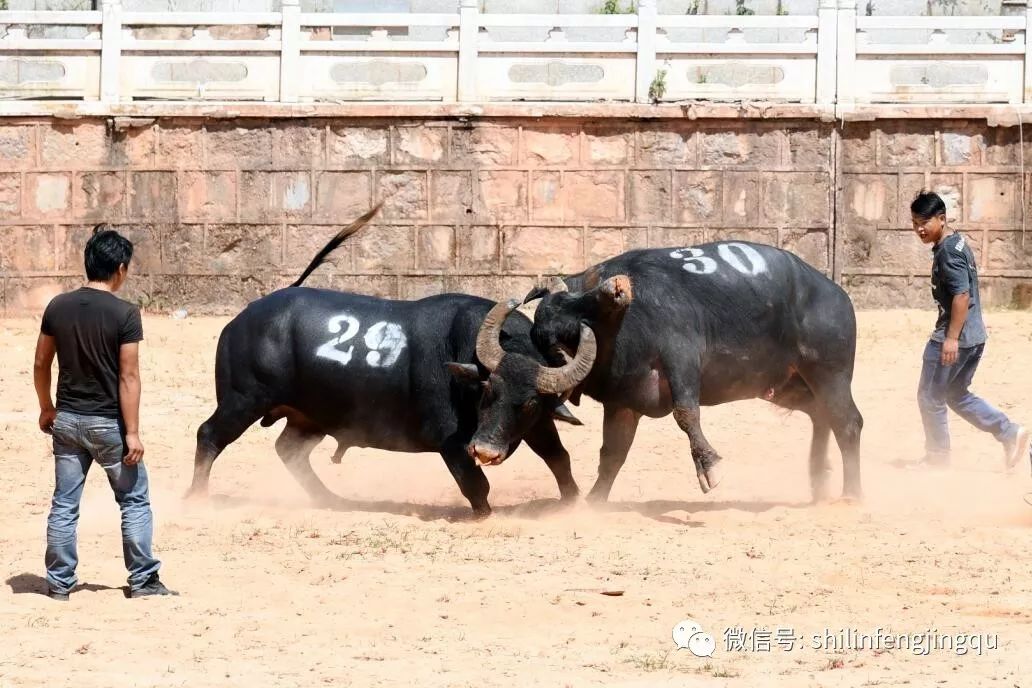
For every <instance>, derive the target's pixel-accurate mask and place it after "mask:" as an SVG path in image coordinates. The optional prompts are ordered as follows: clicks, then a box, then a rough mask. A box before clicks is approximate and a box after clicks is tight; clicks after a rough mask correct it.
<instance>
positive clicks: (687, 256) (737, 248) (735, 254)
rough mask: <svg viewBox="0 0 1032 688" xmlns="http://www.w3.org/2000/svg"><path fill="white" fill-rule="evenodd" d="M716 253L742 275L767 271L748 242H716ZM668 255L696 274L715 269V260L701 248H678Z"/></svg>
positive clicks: (711, 271)
mask: <svg viewBox="0 0 1032 688" xmlns="http://www.w3.org/2000/svg"><path fill="white" fill-rule="evenodd" d="M717 254H718V255H719V256H720V258H721V260H723V261H724V262H725V263H727V264H728V265H730V266H731V267H733V268H734V269H735V270H737V271H738V272H740V273H742V274H743V275H760V274H763V273H765V272H767V261H765V260H764V259H763V256H761V255H760V252H759V251H757V250H756V249H754V248H753V247H752V246H750V245H749V244H742V243H739V242H737V241H733V242H730V243H727V244H718V245H717ZM670 257H671V258H677V259H678V260H683V261H684V265H683V266H682V267H683V268H684V269H685V270H687V271H688V272H690V273H693V274H696V275H712V274H713V273H714V272H716V271H717V267H718V263H717V261H716V260H714V259H713V258H710V257H709V256H707V255H706V252H705V251H703V250H702V249H701V248H679V249H677V250H676V251H671V252H670ZM743 259H744V260H743Z"/></svg>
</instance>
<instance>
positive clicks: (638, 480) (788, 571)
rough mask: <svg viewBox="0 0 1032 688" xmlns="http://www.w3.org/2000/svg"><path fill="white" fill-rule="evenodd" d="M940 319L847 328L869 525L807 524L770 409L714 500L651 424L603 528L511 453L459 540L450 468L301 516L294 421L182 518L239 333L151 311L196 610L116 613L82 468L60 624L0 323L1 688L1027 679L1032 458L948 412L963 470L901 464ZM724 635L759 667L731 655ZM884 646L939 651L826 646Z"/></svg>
mask: <svg viewBox="0 0 1032 688" xmlns="http://www.w3.org/2000/svg"><path fill="white" fill-rule="evenodd" d="M932 319H933V316H932V314H931V313H928V312H924V313H918V312H907V311H900V312H879V313H861V314H860V316H859V320H860V343H859V355H858V362H857V374H856V380H855V386H854V390H855V396H856V398H857V403H858V405H859V406H860V409H861V411H862V412H863V414H864V417H865V419H866V427H865V429H864V434H863V445H862V446H863V476H864V481H865V489H866V495H867V496H866V499H865V501H864V502H863V503H862V504H860V505H850V504H844V503H831V504H826V505H820V506H810V505H809V504H808V503H807V502H808V499H809V487H808V478H807V451H808V446H809V432H810V431H809V422H808V420H807V419H806V417H805V416H802V415H801V414H796V415H788V416H786V415H785V414H783V413H782V412H779V411H778V410H776V409H775V408H774V407H772V406H770V405H768V404H766V403H764V402H762V401H758V400H757V401H752V402H742V403H738V404H731V405H725V406H722V407H716V408H707V409H704V412H703V422H704V424H705V425H704V427H705V428H706V432H707V434H708V436H709V438H710V440H711V441H712V443H713V444H714V446H716V447H717V448H718V450H720V451H721V452H722V453H723V454H724V456H725V457H726V471H725V479H724V482H723V484H722V485H720V486H719V487H718V488H717V489H716V490H715V491H713V492H711V493H710V494H709V495H703V494H701V493H700V491H699V487H698V483H697V481H696V477H695V471H694V469H693V467H692V463H691V458H690V455H689V453H688V444H687V440H686V439H685V438H684V437H683V436H682V435H681V433H680V431H679V430H678V429H677V426H676V425H675V423H674V422H673V420H672V418H665V419H662V420H653V421H644V422H643V424H642V426H641V428H640V429H639V432H638V437H637V441H636V442H635V445H634V447H633V449H632V452H631V456H630V458H629V459H628V462H627V464H626V465H625V467H624V470H623V472H622V473H621V474H620V477H619V479H618V480H617V482H616V486H615V488H614V490H613V494H612V498H611V501H610V503H609V504H608V505H606V506H605V507H603V508H596V509H592V508H589V507H588V506H586V505H577V506H575V507H573V508H572V509H559V508H557V504H556V501H555V499H556V497H557V496H558V492H557V490H556V486H555V484H554V481H553V479H552V478H551V476H550V474H549V472H548V471H547V469H546V468H545V466H544V464H543V463H542V462H541V461H540V460H539V459H538V458H537V457H536V456H534V455H533V454H532V453H531V452H530V451H529V450H527V449H525V448H522V449H520V451H519V452H518V453H517V454H516V455H515V456H513V457H512V458H511V459H510V460H509V461H508V462H506V463H505V464H504V465H502V466H498V467H493V468H491V469H489V470H488V477H489V479H490V481H491V485H492V492H491V501H492V504H493V506H494V507H495V510H496V514H495V515H494V516H492V517H491V518H489V519H487V520H484V521H473V520H471V518H470V511H469V508H468V505H467V503H466V502H465V500H463V499H462V497H461V495H460V494H459V491H458V488H457V487H456V486H455V484H454V483H453V481H452V479H451V477H450V476H449V474H448V471H447V469H446V468H445V466H444V464H443V462H442V461H441V459H440V458H439V457H438V456H436V455H405V454H390V453H385V452H380V451H373V450H351V451H349V453H348V454H346V455H345V457H344V460H343V463H342V464H340V465H333V464H331V463H330V455H331V453H332V449H333V445H332V443H331V442H330V441H326V442H325V443H324V444H322V445H321V446H320V447H319V448H318V449H317V450H316V453H315V455H314V457H313V463H314V464H315V467H316V470H317V472H318V473H319V474H320V475H321V476H322V477H323V479H324V480H325V481H326V482H327V484H329V485H330V486H331V487H332V488H333V489H334V490H335V491H336V492H338V493H339V494H340V495H342V497H344V498H345V499H346V500H347V501H346V502H345V503H342V505H341V506H340V508H338V509H315V508H312V507H311V506H310V505H309V503H308V501H307V499H306V497H305V496H304V494H303V493H302V491H301V490H300V488H299V487H298V486H297V485H296V484H295V483H294V481H293V480H292V479H291V478H290V476H289V475H288V474H287V471H286V469H285V468H284V467H283V466H282V464H281V463H280V462H279V460H278V458H277V457H276V454H275V451H274V449H273V441H274V439H275V437H276V434H277V433H278V430H279V426H277V427H275V428H272V429H261V428H258V427H255V428H253V429H252V430H250V431H249V432H248V433H247V434H245V436H244V437H243V438H242V439H241V440H240V441H239V442H238V443H236V444H235V445H232V446H231V447H230V448H229V449H228V450H227V451H226V452H225V453H224V454H223V455H222V457H221V458H220V459H219V460H218V461H217V462H216V464H215V470H214V473H213V481H212V490H213V498H212V499H211V500H210V501H209V502H208V503H205V504H202V505H199V506H191V505H189V504H186V503H184V502H183V500H182V499H181V496H182V494H183V492H184V490H185V488H186V487H187V485H188V483H189V479H190V472H191V466H192V461H193V451H194V436H195V432H196V428H197V426H198V424H199V423H200V422H201V421H203V420H204V419H205V418H206V417H207V415H208V414H209V413H210V411H211V410H212V408H213V403H214V386H213V381H212V379H213V353H214V349H215V342H216V338H217V336H218V332H219V330H220V329H221V326H222V325H223V323H224V322H225V319H194V318H189V319H186V320H182V321H174V320H171V319H169V318H167V317H165V316H158V315H153V316H149V317H146V318H145V327H146V331H147V335H148V338H147V341H146V343H145V347H144V349H143V352H144V353H143V366H144V403H145V411H144V414H143V439H144V442H145V444H146V447H147V459H146V460H147V464H148V466H149V469H150V473H151V480H152V486H153V501H154V505H155V515H156V551H157V553H158V554H159V556H160V557H161V559H162V560H163V562H164V568H163V569H162V576H163V579H164V580H165V581H166V582H167V583H168V584H169V585H170V586H171V587H174V588H176V589H178V590H180V591H181V592H182V596H180V597H177V598H166V599H151V600H127V599H126V598H125V596H124V593H123V586H124V585H125V571H124V569H123V567H122V560H121V549H120V543H119V534H118V512H117V508H116V506H115V504H114V503H113V500H112V498H111V495H110V493H109V490H108V486H107V483H106V481H105V479H104V475H103V472H102V471H100V470H99V469H95V470H94V471H93V472H92V473H91V475H90V477H89V480H88V483H87V487H86V494H85V497H84V503H83V512H82V518H81V521H80V529H79V536H80V558H81V563H80V566H79V576H80V580H81V585H80V587H79V588H78V589H77V590H76V592H74V594H73V595H72V599H71V601H70V602H69V603H64V604H62V603H58V602H53V601H51V600H49V599H48V598H46V597H45V596H43V595H42V594H41V593H42V592H43V591H44V590H45V582H44V580H43V578H42V577H41V574H42V573H43V561H42V554H43V546H44V533H45V518H46V513H47V509H48V506H49V496H50V491H51V489H52V484H53V477H52V475H53V468H52V458H51V455H50V453H49V446H48V441H47V438H46V437H45V436H44V435H42V434H41V433H39V431H38V430H37V429H36V415H37V414H36V405H35V398H34V395H33V393H32V382H31V374H30V366H31V358H32V349H33V346H34V342H35V336H36V335H35V333H36V323H35V322H31V321H27V320H7V321H0V357H2V358H0V384H2V389H3V395H2V399H0V469H2V475H3V486H4V493H5V494H4V496H3V498H2V499H0V552H2V557H0V561H2V565H3V574H4V580H5V584H4V585H3V586H2V588H0V635H2V637H3V641H2V642H0V686H3V687H6V686H44V685H45V686H51V687H55V686H75V687H76V688H100V687H107V686H115V685H117V686H163V687H164V686H190V687H195V686H314V685H320V684H331V685H341V686H349V685H351V686H396V685H413V684H415V685H420V686H456V687H458V686H476V687H477V688H481V687H483V686H511V685H540V686H595V685H616V686H649V687H652V686H696V685H699V686H709V685H722V684H731V685H741V686H750V687H751V686H765V685H784V686H793V687H796V686H800V687H801V686H874V685H883V686H896V685H903V684H909V685H913V686H936V685H953V686H976V685H985V686H1000V687H1001V688H1011V687H1012V686H1020V687H1022V688H1024V687H1027V686H1032V572H1030V570H1032V507H1030V506H1028V505H1027V504H1026V503H1025V502H1024V501H1023V495H1024V494H1025V493H1026V492H1029V491H1030V490H1032V479H1030V478H1029V470H1028V466H1027V465H1023V466H1022V469H1021V471H1020V472H1019V473H1018V474H1016V475H1010V476H1008V475H1005V474H1004V473H1003V472H1002V453H1001V450H1000V447H999V445H998V444H997V443H996V442H994V441H993V439H992V438H991V437H989V436H987V435H982V434H979V433H978V432H976V431H975V430H973V429H972V428H970V427H968V426H966V425H964V424H963V423H962V422H960V421H959V420H958V419H956V418H954V419H953V428H954V433H953V434H954V444H955V455H956V456H955V467H954V468H952V469H951V470H949V471H947V472H932V473H929V472H923V471H914V470H905V469H901V468H898V467H895V466H893V462H894V461H898V460H902V459H912V458H915V457H917V456H919V455H920V454H921V449H922V436H921V433H920V421H919V418H918V415H917V409H916V405H915V400H914V396H915V394H914V392H915V386H916V378H917V374H918V369H919V363H920V354H921V350H922V347H923V345H924V341H925V339H924V337H925V335H926V334H927V332H928V329H929V324H930V322H931V320H932ZM987 320H988V324H989V326H990V338H991V339H990V343H989V346H988V348H987V353H986V359H985V361H984V362H983V365H982V368H981V370H980V371H979V374H978V376H977V378H976V384H975V389H976V391H979V392H980V393H982V394H983V395H984V396H986V397H988V398H989V399H990V400H992V401H994V402H995V403H996V404H997V405H998V406H1000V407H1001V408H1003V409H1004V410H1006V411H1007V412H1008V413H1010V414H1011V415H1012V416H1013V417H1014V418H1015V419H1021V420H1024V421H1027V422H1032V392H1030V390H1032V369H1030V366H1029V363H1028V356H1029V353H1030V352H1032V314H1029V313H1013V312H994V313H990V314H988V317H987ZM578 413H579V415H580V416H581V418H582V419H583V420H584V421H585V425H584V427H581V428H569V427H568V426H563V438H564V441H565V442H566V444H567V446H568V447H569V449H570V451H571V453H572V455H573V463H574V474H575V476H576V477H577V480H578V482H579V484H580V486H581V489H582V490H584V491H587V489H588V488H590V487H591V484H592V482H593V481H594V477H595V471H596V464H597V456H598V448H599V445H600V442H601V437H600V436H601V413H600V408H599V407H598V405H596V404H594V403H593V402H590V401H589V402H586V403H585V404H584V405H582V406H581V407H580V409H579V410H578ZM832 460H833V465H834V466H835V469H836V478H835V481H836V483H835V484H836V485H839V484H840V478H839V477H838V475H839V474H840V462H839V457H838V453H837V450H836V451H834V452H833V454H832ZM603 591H623V594H622V595H621V596H608V595H603V594H602V592H603ZM684 618H691V619H694V620H695V621H697V622H698V623H699V624H700V625H701V626H702V628H703V631H704V632H707V633H709V634H711V635H712V636H713V637H714V639H715V642H716V650H715V652H714V653H713V655H712V657H702V658H700V657H696V656H695V655H694V654H692V652H691V651H690V650H689V649H681V650H678V649H677V648H676V647H675V644H674V642H673V640H672V638H671V630H672V628H673V627H674V626H675V624H677V623H678V622H679V621H681V620H682V619H684ZM738 628H740V629H742V632H743V633H745V632H749V633H750V637H747V638H746V639H745V642H744V647H745V650H746V651H741V650H739V649H731V650H729V649H728V646H727V641H728V639H729V636H728V631H727V630H726V629H731V631H730V634H731V636H737V630H736V629H738ZM778 628H784V629H789V630H787V631H778V630H777V629H778ZM878 628H881V629H882V631H883V633H886V634H892V635H893V636H898V635H901V634H902V635H907V636H911V635H913V634H922V633H929V632H931V633H932V634H933V635H932V636H931V637H930V638H929V637H926V638H925V639H918V640H914V639H913V638H910V639H909V642H910V643H911V644H913V645H917V647H918V650H917V651H915V650H914V649H889V650H886V649H885V647H884V646H883V647H880V648H874V649H871V647H870V642H871V641H869V640H867V641H865V643H866V645H867V647H866V649H862V650H857V649H847V648H845V647H838V648H836V647H834V646H833V644H834V643H836V642H837V643H839V644H840V645H845V644H846V642H847V640H849V639H850V638H846V637H845V636H847V635H848V636H852V635H853V633H854V632H855V633H858V634H873V633H875V631H876V629H878ZM754 629H759V630H760V631H761V633H760V634H759V635H757V634H754V633H752V632H753V630H754ZM764 629H766V630H768V631H770V632H771V634H772V637H773V640H772V642H771V647H770V649H769V650H768V651H764V638H763V633H762V632H763V630H764ZM957 634H987V635H986V636H985V637H982V638H981V639H980V640H977V641H966V642H967V644H968V646H969V647H970V648H971V649H970V651H968V652H967V653H966V654H958V652H957V651H956V650H952V651H951V650H949V649H935V648H934V647H931V649H930V650H929V652H928V654H922V653H921V649H920V648H922V647H929V646H934V644H936V643H938V644H939V645H940V646H941V645H944V644H946V643H948V642H952V643H956V642H957V641H956V640H955V636H956V635H957ZM815 635H816V636H817V639H815V638H814V636H815ZM789 636H791V637H793V639H794V640H793V643H792V648H789V646H788V642H787V638H788V637H789ZM994 637H995V641H994ZM730 639H731V640H734V639H735V638H734V637H731V638H730ZM779 639H780V640H781V641H783V644H779V643H778V640H779ZM757 640H758V641H759V642H758V643H756V647H754V641H757ZM856 642H857V641H855V640H854V643H853V644H854V645H855V644H856ZM974 643H980V651H976V650H975V649H974V647H973V644H974Z"/></svg>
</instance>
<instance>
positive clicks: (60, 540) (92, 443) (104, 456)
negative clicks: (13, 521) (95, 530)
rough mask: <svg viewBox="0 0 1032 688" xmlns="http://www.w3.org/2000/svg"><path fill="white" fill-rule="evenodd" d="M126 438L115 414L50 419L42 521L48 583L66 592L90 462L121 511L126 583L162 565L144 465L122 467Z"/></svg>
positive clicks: (133, 584) (136, 583)
mask: <svg viewBox="0 0 1032 688" xmlns="http://www.w3.org/2000/svg"><path fill="white" fill-rule="evenodd" d="M124 455H125V441H124V437H123V434H122V429H121V427H120V425H119V422H118V421H117V420H115V419H114V418H100V417H97V416H80V415H77V414H74V413H69V412H67V411H61V412H59V413H58V414H57V418H56V419H55V420H54V459H55V468H56V470H55V476H56V477H55V484H54V500H53V503H52V504H51V507H50V517H49V518H48V519H47V553H46V565H47V584H48V585H49V586H50V589H51V590H53V591H55V592H68V591H69V590H71V589H72V588H73V587H74V586H75V583H76V577H75V567H76V565H77V564H78V563H79V555H78V551H77V549H76V536H75V527H76V525H77V524H78V521H79V500H80V499H81V498H82V488H83V485H84V484H85V483H86V474H87V473H88V472H89V470H90V466H91V465H92V464H93V462H94V461H96V462H97V463H99V464H100V465H101V467H103V469H104V472H105V473H107V478H108V482H109V483H111V489H112V490H114V493H115V501H116V502H118V506H119V507H120V508H121V510H122V555H123V557H124V558H125V567H126V569H128V570H129V587H130V588H131V589H133V590H135V589H137V588H140V587H142V586H143V584H144V583H146V582H147V579H148V578H149V577H150V576H151V575H152V574H154V573H156V572H157V570H158V569H159V568H160V567H161V562H159V561H158V560H157V559H155V558H154V555H153V554H151V539H152V534H153V529H154V519H153V516H152V514H151V507H150V493H149V490H148V485H147V469H146V468H145V467H144V465H143V463H138V464H136V465H135V466H126V465H125V464H124V463H122V457H123V456H124Z"/></svg>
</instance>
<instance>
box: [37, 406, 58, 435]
mask: <svg viewBox="0 0 1032 688" xmlns="http://www.w3.org/2000/svg"><path fill="white" fill-rule="evenodd" d="M55 418H57V409H55V408H54V407H53V406H48V407H46V408H43V409H42V410H40V412H39V429H40V430H42V431H43V432H45V433H47V434H48V435H50V434H53V432H54V419H55Z"/></svg>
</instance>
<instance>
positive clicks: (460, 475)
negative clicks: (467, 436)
mask: <svg viewBox="0 0 1032 688" xmlns="http://www.w3.org/2000/svg"><path fill="white" fill-rule="evenodd" d="M441 456H442V457H443V458H444V463H445V465H447V466H448V470H449V471H450V472H451V474H452V477H453V478H455V482H456V483H458V485H459V490H460V491H461V492H462V496H463V497H465V498H466V499H468V500H469V505H470V506H471V507H473V513H474V514H475V515H476V516H477V517H478V518H484V517H486V516H489V515H490V514H491V505H490V504H488V503H487V493H488V492H490V491H491V484H490V483H489V482H487V476H486V475H484V471H483V469H482V468H480V466H478V465H477V463H476V461H474V460H473V459H472V457H470V455H469V454H467V453H466V448H465V445H464V444H463V443H451V444H447V445H445V447H444V448H443V449H442V450H441Z"/></svg>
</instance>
